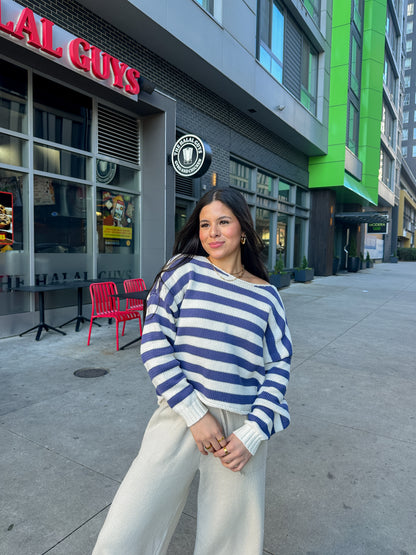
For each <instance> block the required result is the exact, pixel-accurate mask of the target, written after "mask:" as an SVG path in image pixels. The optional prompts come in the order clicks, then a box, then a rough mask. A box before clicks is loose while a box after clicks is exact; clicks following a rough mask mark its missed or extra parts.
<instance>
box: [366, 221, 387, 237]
mask: <svg viewBox="0 0 416 555" xmlns="http://www.w3.org/2000/svg"><path fill="white" fill-rule="evenodd" d="M367 233H382V234H383V235H384V234H386V233H387V222H380V223H368V224H367Z"/></svg>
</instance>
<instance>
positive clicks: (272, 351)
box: [93, 188, 292, 555]
mask: <svg viewBox="0 0 416 555" xmlns="http://www.w3.org/2000/svg"><path fill="white" fill-rule="evenodd" d="M260 248H261V240H260V239H259V238H258V236H257V235H256V232H255V231H254V228H253V223H252V219H251V216H250V211H249V208H248V206H247V204H246V202H245V200H244V197H243V196H242V195H241V194H240V193H238V192H237V191H235V190H233V189H231V188H224V189H217V188H213V189H211V190H210V191H209V192H207V193H206V194H205V195H204V196H203V197H202V198H201V199H200V201H199V202H198V204H197V206H196V208H195V210H194V212H193V214H192V215H191V217H190V219H189V221H188V222H187V224H186V225H185V227H184V228H183V229H182V231H181V232H180V233H179V236H178V239H177V242H176V245H175V248H174V255H176V256H174V258H173V259H172V260H170V261H169V262H168V263H167V264H166V265H165V267H164V268H163V269H162V271H161V272H160V273H159V275H158V276H157V277H156V280H155V282H154V284H153V286H152V289H151V292H150V294H149V297H148V303H147V313H146V320H145V325H144V329H143V336H142V347H141V355H142V359H143V362H144V365H145V366H146V369H147V371H148V373H149V375H150V378H151V379H152V382H153V384H154V386H155V388H156V393H157V395H158V400H159V408H158V409H157V410H156V412H155V414H154V415H153V417H152V418H151V420H150V422H149V425H148V427H147V430H146V432H145V435H144V437H143V442H142V445H141V449H140V452H139V454H138V456H137V458H136V460H135V461H134V462H133V464H132V466H131V468H130V470H129V472H128V473H127V475H126V477H125V479H124V481H123V483H122V484H121V486H120V489H119V491H118V493H117V495H116V497H115V499H114V502H113V504H112V507H111V509H110V512H109V514H108V517H107V520H106V522H105V524H104V527H103V529H102V531H101V533H100V536H99V538H98V541H97V545H96V547H95V550H94V552H93V555H104V554H105V555H110V554H111V555H133V554H135V555H155V554H161V553H166V551H167V548H168V545H169V541H170V539H171V537H172V534H173V532H174V530H175V527H176V524H177V522H178V520H179V517H180V515H181V512H182V509H183V507H184V505H185V501H186V498H187V494H188V490H189V486H190V484H191V482H192V480H193V477H194V475H195V473H196V472H197V471H198V470H199V472H200V481H199V493H198V519H197V535H196V543H195V550H194V554H195V555H212V554H213V553H215V554H219V555H222V554H224V555H225V554H227V555H229V554H230V553H238V555H257V554H261V553H262V552H263V527H264V495H265V464H266V454H267V449H266V445H267V440H268V439H269V438H270V436H271V435H272V434H273V433H275V432H277V431H280V430H283V429H284V428H286V427H287V426H288V424H289V413H288V408H287V404H286V402H285V400H284V395H285V391H286V385H287V382H288V379H289V369H290V360H291V354H292V346H291V340H290V333H289V330H288V327H287V324H286V317H285V312H284V308H283V304H282V301H281V299H280V296H279V293H278V292H277V290H276V289H275V288H274V287H273V286H271V285H270V284H269V283H268V273H267V270H266V269H265V268H264V266H263V264H262V262H261V260H260V256H259V252H260Z"/></svg>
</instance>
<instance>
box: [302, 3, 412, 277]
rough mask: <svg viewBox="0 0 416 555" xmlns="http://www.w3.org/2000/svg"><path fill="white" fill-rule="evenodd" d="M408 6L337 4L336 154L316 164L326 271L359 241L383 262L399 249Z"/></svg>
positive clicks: (317, 246)
mask: <svg viewBox="0 0 416 555" xmlns="http://www.w3.org/2000/svg"><path fill="white" fill-rule="evenodd" d="M403 8H404V6H403V2H402V1H401V0H396V1H394V2H393V0H382V1H372V0H352V1H349V2H337V3H334V8H333V27H332V58H331V86H330V105H329V137H328V153H327V154H326V155H324V156H318V157H314V158H311V159H310V162H309V170H310V188H311V190H313V194H312V203H311V206H312V214H313V216H312V217H313V219H312V221H311V233H312V234H314V235H316V237H317V238H318V240H317V241H316V242H315V243H311V244H310V258H311V262H312V264H313V265H314V266H316V267H317V268H318V273H322V274H329V273H331V271H332V269H333V263H334V261H335V263H336V264H338V267H340V268H342V269H344V268H347V265H348V256H349V253H350V250H351V248H352V243H354V245H356V246H357V255H358V254H361V255H362V256H364V257H365V256H366V253H367V252H368V253H369V254H370V256H371V258H373V259H379V260H389V259H390V254H391V253H392V250H395V242H396V239H395V233H394V231H395V229H397V202H398V200H397V199H398V190H399V178H400V163H401V152H400V143H401V119H402V118H401V114H402V112H401V110H402V108H401V106H402V101H403V90H402V79H401V71H402V62H403V52H402V47H401V45H402V40H401V38H402V33H403ZM395 207H396V208H395ZM387 221H388V222H389V224H388V226H385V224H386V223H387ZM374 224H380V225H374ZM381 224H383V225H381ZM382 227H383V228H384V230H383V233H380V232H379V231H380V229H381V228H382ZM374 230H376V233H373V231H374ZM322 252H324V256H322Z"/></svg>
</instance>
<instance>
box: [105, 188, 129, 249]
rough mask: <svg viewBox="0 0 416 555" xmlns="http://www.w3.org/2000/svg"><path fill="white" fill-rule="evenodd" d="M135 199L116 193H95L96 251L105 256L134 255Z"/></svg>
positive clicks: (108, 191) (109, 191)
mask: <svg viewBox="0 0 416 555" xmlns="http://www.w3.org/2000/svg"><path fill="white" fill-rule="evenodd" d="M136 200H137V197H135V196H133V195H126V194H125V193H119V192H117V191H111V190H105V189H101V190H99V191H97V233H98V249H99V252H100V253H106V254H130V253H131V254H132V253H134V226H135V211H136Z"/></svg>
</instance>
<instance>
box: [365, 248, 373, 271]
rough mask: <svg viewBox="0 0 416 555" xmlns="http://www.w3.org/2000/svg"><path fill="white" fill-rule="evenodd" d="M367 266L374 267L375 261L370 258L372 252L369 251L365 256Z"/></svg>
mask: <svg viewBox="0 0 416 555" xmlns="http://www.w3.org/2000/svg"><path fill="white" fill-rule="evenodd" d="M365 267H366V268H372V267H373V261H372V260H371V258H370V253H369V252H368V251H367V256H366V257H365Z"/></svg>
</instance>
